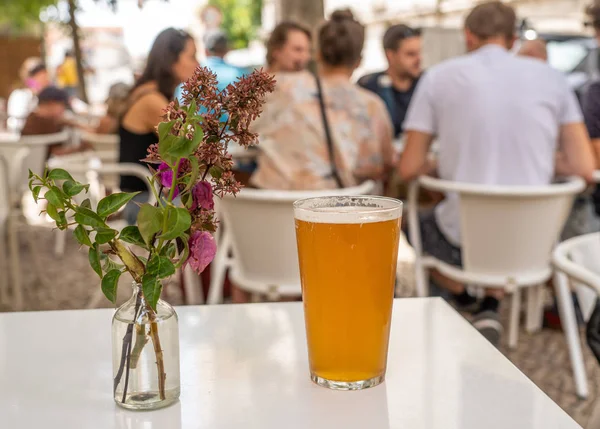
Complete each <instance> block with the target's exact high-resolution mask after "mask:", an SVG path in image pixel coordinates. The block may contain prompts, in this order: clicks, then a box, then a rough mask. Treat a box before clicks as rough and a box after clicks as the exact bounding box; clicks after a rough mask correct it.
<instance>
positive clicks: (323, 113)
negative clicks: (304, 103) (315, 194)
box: [315, 73, 344, 188]
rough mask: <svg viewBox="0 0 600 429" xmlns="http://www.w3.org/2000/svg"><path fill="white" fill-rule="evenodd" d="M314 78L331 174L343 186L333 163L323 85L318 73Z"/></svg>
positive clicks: (331, 142)
mask: <svg viewBox="0 0 600 429" xmlns="http://www.w3.org/2000/svg"><path fill="white" fill-rule="evenodd" d="M315 80H316V81H317V95H318V97H319V106H320V108H321V118H322V120H323V127H324V128H325V140H326V141H327V150H328V151H329V162H331V174H332V176H333V178H334V180H335V183H336V184H337V186H338V188H343V187H344V184H343V183H342V179H341V178H340V175H339V173H338V169H337V166H336V165H335V150H334V147H333V139H332V138H331V130H330V128H329V121H328V120H327V112H326V111H325V99H324V97H323V87H322V86H321V79H319V75H318V74H316V73H315Z"/></svg>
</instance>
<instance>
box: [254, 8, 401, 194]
mask: <svg viewBox="0 0 600 429" xmlns="http://www.w3.org/2000/svg"><path fill="white" fill-rule="evenodd" d="M364 39H365V29H364V26H363V25H362V24H360V23H359V22H358V21H357V20H356V19H355V18H354V16H353V15H352V12H350V11H349V10H338V11H335V12H333V14H332V15H331V17H330V19H329V20H328V21H326V22H325V23H324V24H323V25H322V26H321V28H320V29H319V30H318V33H317V40H318V49H317V57H316V60H317V64H318V73H317V75H314V74H311V73H310V72H308V71H303V72H297V73H290V74H286V73H279V74H278V75H277V88H276V90H275V92H274V93H273V94H272V95H271V97H270V99H269V101H268V102H267V105H266V106H265V109H264V112H263V114H262V115H261V116H260V118H259V119H258V120H257V122H256V127H255V131H256V132H258V133H259V135H260V145H259V149H260V155H259V157H258V168H257V170H256V171H255V173H254V174H253V176H252V178H251V183H252V184H253V185H254V186H256V187H259V188H265V189H287V190H311V189H334V188H340V187H350V186H356V185H357V184H359V183H361V182H363V181H365V180H368V179H376V180H383V179H386V178H387V174H388V173H389V172H390V171H391V168H392V166H393V161H394V160H393V148H392V136H393V127H392V124H391V121H390V118H389V116H388V113H387V110H386V108H385V105H384V104H383V102H382V101H381V100H380V99H379V98H378V97H377V96H376V95H374V94H372V93H370V92H368V91H367V90H364V89H362V88H360V87H358V86H357V85H354V84H353V83H352V82H351V81H350V79H351V77H352V74H353V72H354V70H355V69H356V68H357V67H358V65H359V64H360V61H361V58H362V49H363V45H364Z"/></svg>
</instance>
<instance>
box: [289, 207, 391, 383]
mask: <svg viewBox="0 0 600 429" xmlns="http://www.w3.org/2000/svg"><path fill="white" fill-rule="evenodd" d="M401 215H402V203H401V202H400V201H398V200H394V199H391V198H380V197H369V196H364V197H363V196H360V197H322V198H309V199H305V200H300V201H296V202H295V203H294V217H295V219H296V239H297V241H298V259H299V264H300V277H301V280H302V298H303V301H304V319H305V323H306V337H307V343H308V356H309V364H310V375H311V379H312V380H313V381H314V382H315V383H316V384H318V385H320V386H324V387H328V388H330V389H338V390H360V389H365V388H368V387H373V386H377V385H378V384H380V383H381V382H383V380H384V378H385V369H386V363H387V351H388V340H389V333H390V324H391V317H392V301H393V298H394V279H395V276H396V263H397V258H398V240H399V236H400V217H401Z"/></svg>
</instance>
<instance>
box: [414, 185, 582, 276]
mask: <svg viewBox="0 0 600 429" xmlns="http://www.w3.org/2000/svg"><path fill="white" fill-rule="evenodd" d="M419 182H420V184H421V185H422V186H423V187H425V188H428V189H434V190H439V191H443V192H456V193H457V194H458V198H459V206H460V227H461V241H462V245H461V247H462V259H463V268H464V269H465V271H468V272H470V273H473V274H482V275H490V276H506V277H507V279H508V280H510V278H511V277H513V276H514V278H519V277H527V276H535V275H536V273H537V274H539V273H542V272H549V267H550V257H551V253H552V249H553V248H554V245H555V244H556V242H557V240H558V237H559V235H560V232H561V231H562V228H563V227H564V224H565V222H566V220H567V217H568V215H569V212H570V210H571V207H572V205H573V199H574V197H575V195H576V194H578V193H579V192H581V191H583V189H584V188H585V183H584V182H583V180H581V179H578V178H571V179H569V180H567V181H566V182H564V183H558V184H552V185H548V186H541V187H531V186H489V185H473V184H466V183H457V182H448V181H443V180H439V179H433V178H430V177H422V178H420V179H419Z"/></svg>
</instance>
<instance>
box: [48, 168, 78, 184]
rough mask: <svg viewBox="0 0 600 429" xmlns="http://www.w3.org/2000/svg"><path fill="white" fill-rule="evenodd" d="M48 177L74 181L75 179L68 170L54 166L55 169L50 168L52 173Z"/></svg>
mask: <svg viewBox="0 0 600 429" xmlns="http://www.w3.org/2000/svg"><path fill="white" fill-rule="evenodd" d="M48 179H52V180H71V181H73V182H74V181H75V180H74V179H73V177H71V175H70V174H69V173H68V172H67V171H66V170H63V169H62V168H54V169H52V170H50V173H48Z"/></svg>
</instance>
